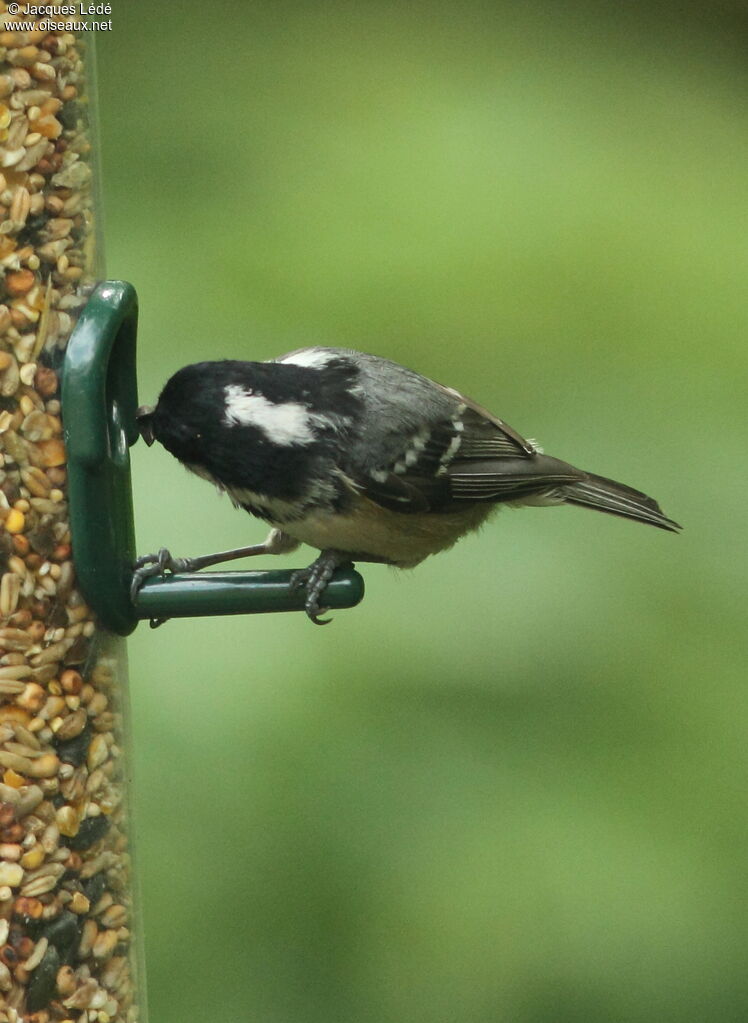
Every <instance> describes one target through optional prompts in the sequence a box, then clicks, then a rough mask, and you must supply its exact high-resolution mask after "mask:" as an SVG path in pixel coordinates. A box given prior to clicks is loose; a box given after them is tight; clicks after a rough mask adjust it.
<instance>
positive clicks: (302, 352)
mask: <svg viewBox="0 0 748 1023" xmlns="http://www.w3.org/2000/svg"><path fill="white" fill-rule="evenodd" d="M335 358H337V355H336V353H335V352H328V351H326V350H325V349H324V348H300V349H299V350H298V351H297V352H291V353H290V354H289V355H283V356H281V358H280V359H277V360H276V361H277V362H283V363H286V364H289V363H290V364H291V365H292V366H306V367H307V369H324V368H325V366H326V365H327V364H328V362H331V361H332V360H333V359H335Z"/></svg>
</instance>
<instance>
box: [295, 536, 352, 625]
mask: <svg viewBox="0 0 748 1023" xmlns="http://www.w3.org/2000/svg"><path fill="white" fill-rule="evenodd" d="M349 562H350V558H348V557H346V556H342V557H341V555H340V554H339V553H338V552H337V551H323V552H322V554H320V556H319V557H318V558H317V560H316V561H314V562H312V564H311V565H309V567H308V568H300V569H298V571H296V572H294V573H293V575H292V576H291V582H290V587H291V589H292V590H298V589H300V588H301V587H302V586H303V587H304V588H305V589H306V600H305V601H304V610H305V611H306V613H307V617H308V618H309V620H310V621H311V622H314V624H315V625H329V623H330V622H331V621H332V618H322V617H320V616H321V615H324V614H327V612H328V611H329V610H330V608H329V607H320V606H319V598H320V597H321V595H322V593H323V592H324V590H325V587H326V586H327V584H328V583H329V581H330V579H331V578H332V576H333V573H334V572H335V569H336V568H339V567H340V566H341V565H342V564H347V563H349Z"/></svg>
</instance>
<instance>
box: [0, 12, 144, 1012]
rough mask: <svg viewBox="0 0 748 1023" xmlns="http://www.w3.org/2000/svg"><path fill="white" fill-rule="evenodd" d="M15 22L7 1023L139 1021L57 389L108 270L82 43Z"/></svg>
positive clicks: (1, 873)
mask: <svg viewBox="0 0 748 1023" xmlns="http://www.w3.org/2000/svg"><path fill="white" fill-rule="evenodd" d="M22 18H23V20H24V21H28V20H29V16H27V15H22ZM36 20H37V22H38V23H39V22H40V21H41V20H42V18H41V16H40V17H39V18H37V19H36ZM13 21H14V19H13V17H11V16H9V15H8V14H7V4H6V3H4V2H2V0H0V28H4V29H5V31H0V168H2V170H1V171H0V280H2V288H1V289H0V1023H62V1021H67V1023H96V1021H98V1023H136V1021H139V1020H140V1021H142V1019H143V1016H142V1011H141V1010H140V1009H139V1007H138V1004H137V1002H136V997H135V964H134V962H133V956H132V948H133V930H134V929H136V928H137V920H133V906H132V891H131V872H130V871H131V868H130V846H129V835H128V817H127V798H126V796H127V793H126V784H125V771H124V762H123V761H124V758H123V756H122V752H121V751H122V749H123V748H124V747H125V739H124V735H123V723H122V713H123V684H124V682H123V680H122V679H121V678H120V677H119V676H118V669H119V664H120V661H121V658H120V657H119V656H118V646H117V644H118V642H119V641H117V640H115V639H114V638H113V637H111V636H109V635H108V634H106V633H104V632H102V631H101V630H99V629H98V627H97V625H96V622H95V620H94V616H93V614H92V612H91V611H90V609H89V608H88V607H87V606H86V603H85V600H84V598H83V596H82V595H81V593H80V592H79V590H78V589H77V586H76V581H75V570H74V564H73V561H72V552H71V538H70V526H69V521H68V510H67V502H66V489H67V487H66V468H65V466H66V458H65V448H64V444H63V432H62V421H61V409H60V400H59V367H60V364H61V361H62V354H63V352H64V349H65V346H66V344H67V342H68V340H69V337H70V334H71V331H72V329H73V327H74V325H75V320H76V317H77V316H78V314H79V312H80V310H81V308H82V307H83V305H84V304H85V301H86V299H87V296H88V294H89V293H90V291H91V289H92V287H93V285H94V284H95V283H96V280H97V256H96V244H97V239H96V231H95V226H96V222H95V216H94V214H95V210H94V189H93V173H92V169H91V164H90V154H91V149H92V144H93V141H94V140H92V138H91V129H90V121H89V100H90V97H89V95H88V82H87V79H86V52H85V48H86V41H85V40H84V38H83V37H82V36H81V37H78V36H76V35H75V34H73V33H72V32H65V31H55V32H47V31H46V30H44V29H42V28H39V29H38V30H35V31H17V32H15V31H9V30H8V24H9V23H12V22H13Z"/></svg>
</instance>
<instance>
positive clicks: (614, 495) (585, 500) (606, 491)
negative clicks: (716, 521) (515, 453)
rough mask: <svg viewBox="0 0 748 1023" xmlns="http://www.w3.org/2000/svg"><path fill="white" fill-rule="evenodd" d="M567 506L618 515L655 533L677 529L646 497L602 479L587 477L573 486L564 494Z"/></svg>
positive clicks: (656, 504)
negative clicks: (653, 530)
mask: <svg viewBox="0 0 748 1023" xmlns="http://www.w3.org/2000/svg"><path fill="white" fill-rule="evenodd" d="M565 498H566V503H567V504H578V505H581V506H582V507H584V508H595V509H596V510H597V511H603V512H608V514H609V515H620V516H621V517H622V518H624V519H635V520H636V521H637V522H647V523H649V525H651V526H657V527H658V528H659V529H669V530H670V531H671V532H673V533H677V532H678V530H679V529H680V528H681V527H680V526H679V525H678V523H677V522H674V521H673V520H672V519H669V518H668V517H667V516H666V515H665V514H663V511H662V509H661V508H660V506H659V504H658V503H657V501H655V500H654V498H653V497H647V495H646V494H642V493H641V491H639V490H634V489H633V487H627V486H625V485H624V484H623V483H616V481H615V480H608V479H606V478H605V477H604V476H595V475H593V473H591V472H590V473H587V478H586V479H584V480H582V481H580V482H579V483H573V484H571V486H568V487H567V488H566V490H565Z"/></svg>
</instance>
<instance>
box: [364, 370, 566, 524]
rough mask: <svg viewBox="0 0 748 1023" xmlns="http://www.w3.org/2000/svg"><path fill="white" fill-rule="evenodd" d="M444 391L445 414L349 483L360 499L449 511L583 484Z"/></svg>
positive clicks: (499, 423)
mask: <svg viewBox="0 0 748 1023" xmlns="http://www.w3.org/2000/svg"><path fill="white" fill-rule="evenodd" d="M437 386H438V385H437ZM442 391H443V392H444V393H445V394H448V395H449V396H450V397H451V399H452V402H453V404H452V407H451V408H450V414H449V415H442V416H440V417H439V418H437V419H435V420H432V421H431V422H429V423H428V424H427V425H425V426H423V427H422V428H421V429H419V430H418V431H417V432H415V433H414V434H413V435H412V436H410V437H409V438H408V442H407V444H406V445H405V446H404V449H403V448H402V445H401V449H399V450H398V452H397V456H396V457H392V458H390V459H389V460H388V461H386V462H385V463H384V464H381V465H379V466H377V467H376V468H373V469H370V470H369V471H368V472H366V473H358V474H357V475H356V476H355V477H354V480H353V482H354V485H355V487H356V489H357V490H358V491H359V492H360V493H362V494H364V496H366V497H368V498H369V499H370V500H372V501H374V502H375V503H377V504H379V505H381V506H382V507H385V508H390V509H392V510H394V511H401V512H419V511H429V510H430V511H448V510H454V509H457V508H459V507H460V505H461V504H463V503H464V502H466V501H511V500H516V499H519V498H522V497H523V496H525V495H530V494H532V493H537V492H542V491H544V490H548V489H551V488H553V487H556V486H563V485H565V484H569V483H575V482H578V481H579V480H580V479H584V477H585V474H584V473H582V472H580V471H579V470H577V469H574V468H572V466H570V465H567V464H566V463H565V462H560V461H558V460H557V459H555V458H550V457H548V456H546V455H543V454H541V453H540V452H539V451H538V450H537V448H536V447H535V445H534V444H532V442H530V441H528V440H526V439H525V438H524V437H522V436H521V435H520V434H519V433H517V431H516V430H514V429H513V428H512V427H511V426H509V425H508V424H507V423H505V422H503V420H501V419H497V418H496V417H495V416H493V415H492V414H491V413H490V412H488V411H487V410H486V409H484V408H482V407H481V406H480V405H478V404H476V403H475V402H473V401H471V400H470V399H468V398H465V397H464V396H463V395H461V394H459V392H457V391H452V390H451V389H448V388H442Z"/></svg>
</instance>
